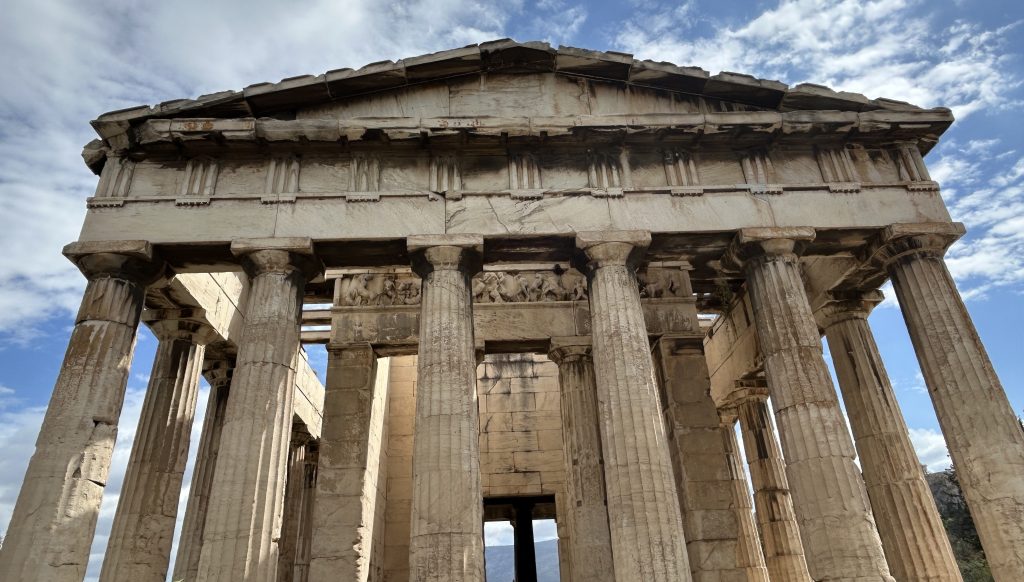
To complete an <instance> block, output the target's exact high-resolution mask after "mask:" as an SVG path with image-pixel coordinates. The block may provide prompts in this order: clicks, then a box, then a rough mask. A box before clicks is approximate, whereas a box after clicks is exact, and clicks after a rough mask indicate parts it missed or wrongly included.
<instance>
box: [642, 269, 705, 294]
mask: <svg viewBox="0 0 1024 582" xmlns="http://www.w3.org/2000/svg"><path fill="white" fill-rule="evenodd" d="M637 282H638V284H639V285H640V297H642V298H644V299H663V298H667V297H689V296H691V295H692V294H693V293H692V291H691V287H690V282H689V279H688V275H687V273H686V272H685V271H681V270H678V269H666V268H652V269H647V270H646V271H644V272H640V273H637Z"/></svg>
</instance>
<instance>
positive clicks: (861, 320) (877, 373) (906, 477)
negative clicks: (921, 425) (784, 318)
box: [824, 297, 962, 582]
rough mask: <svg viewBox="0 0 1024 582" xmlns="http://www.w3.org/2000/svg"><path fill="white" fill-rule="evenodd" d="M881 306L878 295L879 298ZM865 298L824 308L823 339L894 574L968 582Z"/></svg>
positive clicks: (919, 581) (917, 580) (916, 581)
mask: <svg viewBox="0 0 1024 582" xmlns="http://www.w3.org/2000/svg"><path fill="white" fill-rule="evenodd" d="M879 300H880V297H879ZM869 310H870V304H869V302H867V301H862V300H860V299H859V298H858V299H853V300H847V301H835V302H832V303H830V304H829V305H827V306H826V307H825V311H826V315H825V317H824V322H825V323H824V324H825V335H826V337H827V338H828V346H829V350H830V351H831V353H832V363H833V365H834V366H835V370H836V376H837V377H838V379H839V387H840V389H841V390H842V392H843V402H844V403H846V413H847V415H848V416H849V418H850V427H851V428H852V429H853V436H854V441H855V443H856V445H857V452H858V453H860V463H861V470H862V471H863V472H864V482H865V485H866V486H867V491H868V497H869V498H870V499H871V507H872V509H873V513H874V516H875V521H876V522H877V523H878V533H879V535H880V536H881V538H882V546H883V547H884V548H885V556H886V558H887V559H888V563H889V568H890V569H891V570H892V574H893V576H894V577H896V579H897V580H901V581H902V580H906V581H908V582H925V581H938V580H942V581H949V582H959V581H960V580H962V577H961V576H960V570H959V568H958V567H957V564H956V558H955V557H954V556H953V549H952V547H950V545H949V538H948V537H947V536H946V530H945V528H944V527H943V525H942V519H941V518H940V517H939V512H938V509H937V508H936V507H935V501H934V499H932V494H931V490H930V489H929V488H928V483H927V482H926V481H925V479H924V471H923V470H922V469H921V464H920V461H918V458H917V453H915V452H914V446H913V444H912V443H911V442H910V435H909V434H908V432H907V425H906V423H905V422H904V421H903V414H902V413H900V408H899V404H898V403H897V402H896V394H895V393H894V392H893V389H892V385H891V384H890V383H889V377H888V375H887V374H886V372H885V366H884V365H883V363H882V357H881V355H880V354H879V353H878V346H877V345H876V344H875V338H874V336H873V335H872V333H871V328H870V327H869V326H868V321H867V315H868V312H869Z"/></svg>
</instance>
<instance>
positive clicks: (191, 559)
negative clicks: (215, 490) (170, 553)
mask: <svg viewBox="0 0 1024 582" xmlns="http://www.w3.org/2000/svg"><path fill="white" fill-rule="evenodd" d="M234 371H235V358H234V357H231V358H227V357H224V358H218V359H211V358H210V356H209V354H207V357H206V361H205V362H204V363H203V376H204V377H205V378H206V382H207V383H209V384H210V395H209V397H208V398H207V400H206V415H205V416H204V417H203V430H202V432H201V433H200V435H199V448H198V450H197V451H196V462H195V466H194V467H193V468H192V484H191V485H190V486H189V490H188V502H187V504H186V505H185V516H184V519H182V522H181V534H180V535H179V536H178V554H177V557H175V559H174V576H173V579H174V580H175V582H178V581H181V582H195V580H196V575H197V573H198V571H199V553H200V551H201V550H202V549H203V529H204V527H205V525H206V514H207V510H208V508H209V505H210V488H211V487H212V486H213V473H214V470H215V469H216V467H217V451H218V450H219V449H220V433H221V429H222V428H223V426H224V410H225V409H226V408H227V404H228V393H229V392H230V390H231V376H232V375H233V373H234Z"/></svg>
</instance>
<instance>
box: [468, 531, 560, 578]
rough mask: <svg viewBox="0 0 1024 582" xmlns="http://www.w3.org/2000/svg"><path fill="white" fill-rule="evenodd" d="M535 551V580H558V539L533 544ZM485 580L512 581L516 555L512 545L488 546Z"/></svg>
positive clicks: (514, 574) (514, 575)
mask: <svg viewBox="0 0 1024 582" xmlns="http://www.w3.org/2000/svg"><path fill="white" fill-rule="evenodd" d="M534 548H535V549H536V552H537V582H559V573H558V540H547V541H543V542H537V543H536V544H534ZM485 556H486V558H487V582H513V580H515V577H516V556H515V548H514V547H513V546H491V547H488V548H487V550H486V552H485Z"/></svg>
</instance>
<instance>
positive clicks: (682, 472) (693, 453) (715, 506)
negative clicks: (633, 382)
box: [654, 310, 768, 582]
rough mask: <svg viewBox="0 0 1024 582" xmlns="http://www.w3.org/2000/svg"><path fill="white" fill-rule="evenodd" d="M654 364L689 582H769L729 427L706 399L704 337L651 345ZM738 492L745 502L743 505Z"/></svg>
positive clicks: (680, 337) (665, 338)
mask: <svg viewBox="0 0 1024 582" xmlns="http://www.w3.org/2000/svg"><path fill="white" fill-rule="evenodd" d="M692 317H693V318H694V319H696V310H694V311H693V313H692ZM654 362H655V367H656V369H657V372H658V378H659V380H660V382H661V384H662V390H663V392H664V396H663V402H664V403H665V430H666V435H667V437H668V442H669V443H670V445H671V454H672V460H673V462H674V463H675V477H676V482H677V484H678V485H677V487H678V495H679V505H680V509H681V510H682V514H683V526H684V529H685V532H686V549H687V553H688V555H689V558H690V568H691V573H692V574H693V579H694V581H695V582H697V581H700V580H720V579H743V580H747V581H748V582H767V579H768V571H767V570H766V569H765V564H764V558H763V556H762V555H761V548H760V544H759V542H758V540H757V529H756V527H755V526H754V517H753V515H752V514H751V512H750V501H749V494H748V493H747V491H746V478H745V477H744V473H743V470H742V466H741V467H740V472H739V473H738V474H737V473H736V472H735V466H734V461H733V459H732V458H731V455H732V454H733V453H732V452H731V448H730V447H734V446H735V440H734V439H735V437H734V435H732V434H731V433H732V427H731V426H729V427H726V426H724V425H723V424H722V420H721V418H719V414H718V409H717V408H716V406H715V402H714V400H712V399H711V379H710V377H709V376H708V367H707V359H706V358H705V356H704V343H703V336H702V334H700V333H699V332H698V333H695V334H693V335H664V336H662V337H661V338H659V339H658V341H657V343H656V344H655V346H654ZM737 487H738V488H740V489H742V490H743V494H742V497H744V498H746V499H747V500H746V502H745V504H744V505H743V506H740V505H738V504H743V503H744V499H740V498H737V496H736V490H737ZM751 534H752V535H751ZM745 536H749V537H745Z"/></svg>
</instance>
